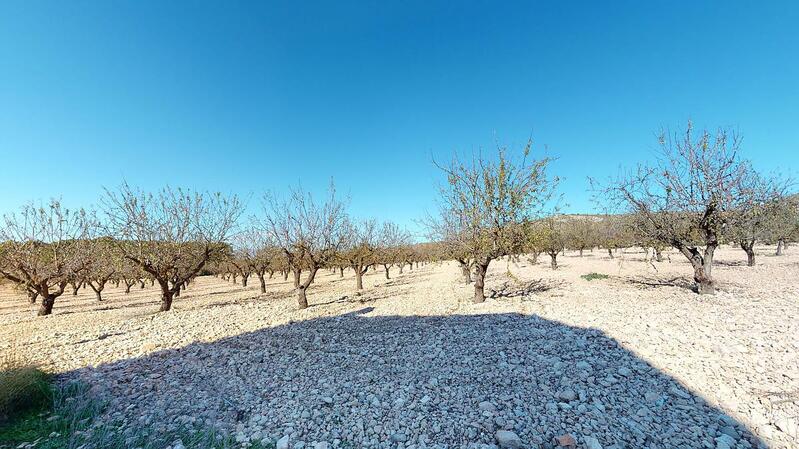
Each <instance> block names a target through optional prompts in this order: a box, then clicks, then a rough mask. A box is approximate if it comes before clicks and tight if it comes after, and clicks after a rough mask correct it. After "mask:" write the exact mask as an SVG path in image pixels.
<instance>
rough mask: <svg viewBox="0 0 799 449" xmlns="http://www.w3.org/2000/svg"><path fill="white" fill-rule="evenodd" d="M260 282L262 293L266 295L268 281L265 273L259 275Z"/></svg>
mask: <svg viewBox="0 0 799 449" xmlns="http://www.w3.org/2000/svg"><path fill="white" fill-rule="evenodd" d="M258 282H260V283H261V293H262V294H263V293H266V279H264V274H263V273H258Z"/></svg>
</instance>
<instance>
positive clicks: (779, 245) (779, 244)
mask: <svg viewBox="0 0 799 449" xmlns="http://www.w3.org/2000/svg"><path fill="white" fill-rule="evenodd" d="M784 246H785V241H784V240H783V239H779V240H777V253H776V255H777V256H781V255H782V248H783V247H784Z"/></svg>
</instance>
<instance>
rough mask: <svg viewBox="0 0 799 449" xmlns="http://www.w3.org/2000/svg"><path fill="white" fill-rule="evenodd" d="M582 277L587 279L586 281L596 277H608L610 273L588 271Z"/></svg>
mask: <svg viewBox="0 0 799 449" xmlns="http://www.w3.org/2000/svg"><path fill="white" fill-rule="evenodd" d="M580 277H581V278H583V279H585V280H586V281H593V280H594V279H607V278H608V275H607V274H602V273H588V274H584V275H582V276H580Z"/></svg>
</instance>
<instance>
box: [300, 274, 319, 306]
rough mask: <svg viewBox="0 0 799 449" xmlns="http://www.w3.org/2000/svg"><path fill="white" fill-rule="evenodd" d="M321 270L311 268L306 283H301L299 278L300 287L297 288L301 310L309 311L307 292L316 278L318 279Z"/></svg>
mask: <svg viewBox="0 0 799 449" xmlns="http://www.w3.org/2000/svg"><path fill="white" fill-rule="evenodd" d="M317 270H319V269H318V268H316V267H314V266H311V267H310V268H309V269H308V278H307V279H305V282H302V283H299V277H298V278H297V281H298V283H299V285H298V286H297V305H298V306H299V308H300V309H307V308H308V298H307V296H306V292H307V290H308V287H309V286H310V285H311V284H312V283H313V280H314V278H315V277H316V272H317Z"/></svg>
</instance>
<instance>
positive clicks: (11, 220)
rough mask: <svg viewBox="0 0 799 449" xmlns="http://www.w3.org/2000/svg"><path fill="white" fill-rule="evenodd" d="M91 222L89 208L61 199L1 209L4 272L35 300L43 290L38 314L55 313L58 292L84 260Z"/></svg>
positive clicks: (0, 263) (0, 249) (1, 271)
mask: <svg viewBox="0 0 799 449" xmlns="http://www.w3.org/2000/svg"><path fill="white" fill-rule="evenodd" d="M91 223H93V220H91V218H90V214H87V213H86V212H85V211H84V210H82V209H80V210H77V211H74V212H72V211H70V210H68V209H66V208H64V207H63V206H62V205H61V203H60V201H57V200H51V201H50V202H49V203H48V204H46V205H42V206H35V205H33V203H30V204H26V205H25V206H23V207H22V208H21V210H20V212H19V214H13V213H12V214H6V215H3V220H2V224H0V241H2V242H3V245H2V246H0V276H2V277H4V278H6V279H8V280H10V281H12V282H14V283H16V284H18V285H19V286H20V287H22V288H24V289H25V290H26V291H27V292H28V296H29V298H31V302H34V301H35V299H36V297H38V296H41V298H42V301H41V304H40V307H39V312H38V314H39V315H40V316H43V315H50V314H51V313H52V311H53V304H55V300H56V298H58V297H59V296H61V295H62V294H63V293H64V289H65V288H66V286H67V283H68V282H69V280H70V279H71V278H72V276H73V274H74V272H75V270H76V268H77V267H78V266H80V265H81V263H82V261H83V259H84V254H85V251H86V246H85V245H84V238H85V236H86V234H87V228H88V226H90V225H91Z"/></svg>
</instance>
